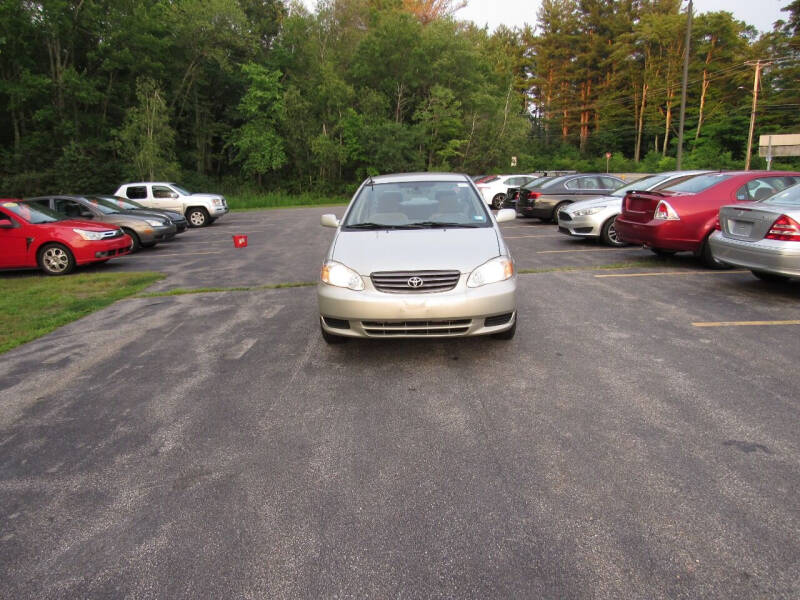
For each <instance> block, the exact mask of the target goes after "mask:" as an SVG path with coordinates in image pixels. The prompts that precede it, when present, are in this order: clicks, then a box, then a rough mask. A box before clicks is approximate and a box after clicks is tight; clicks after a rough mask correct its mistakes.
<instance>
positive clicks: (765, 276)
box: [750, 271, 790, 283]
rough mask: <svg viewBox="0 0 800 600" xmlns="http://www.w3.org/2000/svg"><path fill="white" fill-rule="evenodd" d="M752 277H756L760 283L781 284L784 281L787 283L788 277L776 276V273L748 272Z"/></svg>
mask: <svg viewBox="0 0 800 600" xmlns="http://www.w3.org/2000/svg"><path fill="white" fill-rule="evenodd" d="M750 272H751V273H752V274H753V275H755V276H756V277H758V278H759V279H760V280H761V281H766V282H768V283H783V282H785V281H789V279H790V278H789V277H788V276H786V275H778V274H777V273H767V272H766V271H750Z"/></svg>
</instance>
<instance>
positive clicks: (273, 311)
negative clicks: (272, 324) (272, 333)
mask: <svg viewBox="0 0 800 600" xmlns="http://www.w3.org/2000/svg"><path fill="white" fill-rule="evenodd" d="M282 308H283V304H276V305H275V306H270V307H269V308H268V309H267V310H265V311H264V314H263V315H262V316H263V317H264V318H265V319H271V318H272V317H274V316H275V315H277V314H278V313H279V312H280V311H281V309H282Z"/></svg>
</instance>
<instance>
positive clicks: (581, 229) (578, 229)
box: [575, 227, 592, 233]
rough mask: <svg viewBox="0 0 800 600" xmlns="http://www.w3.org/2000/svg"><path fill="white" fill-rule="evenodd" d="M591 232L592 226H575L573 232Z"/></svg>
mask: <svg viewBox="0 0 800 600" xmlns="http://www.w3.org/2000/svg"><path fill="white" fill-rule="evenodd" d="M591 232H592V228H591V227H576V228H575V233H591Z"/></svg>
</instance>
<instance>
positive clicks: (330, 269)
mask: <svg viewBox="0 0 800 600" xmlns="http://www.w3.org/2000/svg"><path fill="white" fill-rule="evenodd" d="M514 217H515V213H514V211H513V210H508V209H503V210H500V211H499V212H498V213H497V216H493V215H492V213H491V211H490V210H489V209H488V207H487V206H486V203H485V202H484V201H483V198H482V197H481V195H480V193H479V192H478V190H477V188H476V187H475V184H474V183H473V182H472V180H471V179H470V178H469V177H468V176H466V175H456V174H452V173H410V174H396V175H383V176H378V177H371V178H369V179H367V180H366V181H365V182H364V183H362V184H361V186H360V187H359V188H358V190H357V191H356V193H355V195H354V196H353V199H352V200H351V202H350V204H349V206H348V207H347V210H346V212H345V214H344V217H343V218H342V219H341V221H340V220H339V219H337V218H336V216H334V215H332V214H326V215H322V218H321V222H322V225H323V226H325V227H335V228H336V234H335V235H334V237H333V241H332V242H331V245H330V249H329V250H328V253H327V255H326V256H325V260H324V262H323V264H322V270H321V274H320V281H319V284H318V286H317V299H318V303H319V314H320V327H321V330H322V337H323V338H324V339H325V341H326V342H328V343H336V342H341V341H345V340H346V339H347V338H352V337H358V338H388V337H455V336H471V335H494V336H495V337H498V338H501V339H511V338H512V337H513V336H514V332H515V331H516V327H517V321H518V317H517V304H516V289H517V276H516V272H515V268H514V261H513V259H512V257H511V253H510V252H509V250H508V247H507V246H506V244H505V242H504V241H503V236H502V235H501V233H500V229H499V227H498V226H497V224H498V223H500V222H503V221H509V220H512V219H514Z"/></svg>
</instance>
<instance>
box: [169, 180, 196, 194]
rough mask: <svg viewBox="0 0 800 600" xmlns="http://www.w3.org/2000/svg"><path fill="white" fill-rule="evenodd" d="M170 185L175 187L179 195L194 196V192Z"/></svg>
mask: <svg viewBox="0 0 800 600" xmlns="http://www.w3.org/2000/svg"><path fill="white" fill-rule="evenodd" d="M170 185H171V186H172V187H173V188H174V189H175V190H177V191H178V193H179V194H181V195H183V196H191V195H192V192H190V191H189V190H187V189H186V188H182V187H181V186H179V185H175V184H174V183H170Z"/></svg>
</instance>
